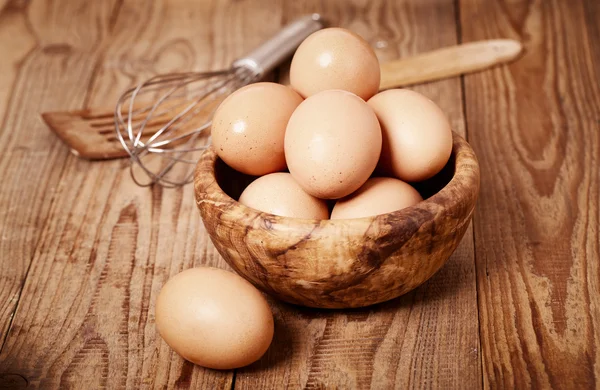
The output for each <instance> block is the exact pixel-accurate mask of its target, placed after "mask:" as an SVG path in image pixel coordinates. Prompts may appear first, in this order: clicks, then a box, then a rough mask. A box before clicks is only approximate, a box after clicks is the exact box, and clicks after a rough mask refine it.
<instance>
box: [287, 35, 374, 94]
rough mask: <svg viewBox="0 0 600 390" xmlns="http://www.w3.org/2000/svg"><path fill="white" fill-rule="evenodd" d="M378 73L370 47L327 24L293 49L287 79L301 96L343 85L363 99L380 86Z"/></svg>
mask: <svg viewBox="0 0 600 390" xmlns="http://www.w3.org/2000/svg"><path fill="white" fill-rule="evenodd" d="M380 77H381V74H380V69H379V61H378V60H377V56H376V55H375V52H374V51H373V48H371V46H370V45H369V44H368V43H367V42H366V41H365V40H364V39H363V38H361V37H360V36H358V35H356V34H354V33H353V32H351V31H349V30H346V29H343V28H337V27H335V28H326V29H323V30H320V31H317V32H315V33H313V34H312V35H310V36H309V37H308V38H306V39H305V40H304V41H303V42H302V44H300V46H299V47H298V49H297V50H296V53H295V54H294V57H293V59H292V64H291V67H290V83H291V85H292V87H293V88H294V89H295V90H296V91H298V93H300V95H302V96H303V97H305V98H306V97H309V96H312V95H314V94H316V93H317V92H321V91H325V90H328V89H343V90H345V91H349V92H352V93H355V94H356V95H358V96H360V97H361V98H363V99H364V100H367V99H369V98H370V97H371V96H373V95H375V94H376V93H377V91H378V90H379V80H380Z"/></svg>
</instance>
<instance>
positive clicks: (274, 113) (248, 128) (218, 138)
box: [211, 83, 302, 176]
mask: <svg viewBox="0 0 600 390" xmlns="http://www.w3.org/2000/svg"><path fill="white" fill-rule="evenodd" d="M301 102H302V98H301V97H300V95H298V94H297V93H296V92H294V91H293V90H292V89H291V88H289V87H286V86H284V85H280V84H275V83H256V84H250V85H247V86H245V87H243V88H241V89H239V90H237V91H236V92H234V93H232V94H231V95H230V96H228V97H227V98H226V99H225V100H224V101H223V102H222V103H221V105H220V106H219V108H218V109H217V111H216V112H215V115H214V117H213V122H212V129H211V135H212V143H213V147H214V148H215V150H216V151H217V154H218V155H219V157H220V158H221V159H222V160H223V161H225V163H226V164H227V165H229V166H230V167H232V168H233V169H235V170H237V171H239V172H242V173H246V174H248V175H254V176H260V175H266V174H267V173H271V172H278V171H283V170H285V167H286V164H285V155H284V152H283V138H284V134H285V127H286V125H287V123H288V120H289V119H290V116H291V115H292V112H294V110H295V109H296V107H297V106H298V105H299V104H300V103H301Z"/></svg>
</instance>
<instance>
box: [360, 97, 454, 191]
mask: <svg viewBox="0 0 600 390" xmlns="http://www.w3.org/2000/svg"><path fill="white" fill-rule="evenodd" d="M368 104H369V106H371V107H372V108H373V110H375V113H376V114H377V118H379V123H380V124H381V131H382V134H383V147H382V150H381V159H380V161H379V165H378V168H377V171H378V172H380V173H381V174H382V175H386V176H388V175H389V176H394V177H397V178H399V179H401V180H404V181H408V182H418V181H422V180H425V179H429V178H430V177H432V176H434V175H435V174H436V173H438V172H439V171H441V170H442V168H443V167H444V166H445V165H446V163H447V162H448V159H449V158H450V154H451V153H452V130H451V127H450V123H449V121H448V118H447V117H446V115H445V114H444V112H443V111H442V110H441V109H440V108H439V107H438V106H437V105H436V104H435V103H434V102H433V101H431V100H430V99H428V98H427V97H425V96H423V95H421V94H420V93H417V92H414V91H411V90H408V89H390V90H387V91H384V92H381V93H378V94H377V95H375V96H373V97H372V98H371V99H369V101H368Z"/></svg>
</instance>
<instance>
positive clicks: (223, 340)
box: [156, 267, 274, 370]
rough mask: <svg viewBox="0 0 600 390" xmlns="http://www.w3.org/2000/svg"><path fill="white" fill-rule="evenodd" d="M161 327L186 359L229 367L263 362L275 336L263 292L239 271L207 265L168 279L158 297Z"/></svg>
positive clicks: (161, 330) (157, 319)
mask: <svg viewBox="0 0 600 390" xmlns="http://www.w3.org/2000/svg"><path fill="white" fill-rule="evenodd" d="M156 326H157V329H158V332H159V333H160V335H161V337H162V338H163V339H164V340H165V341H166V343H167V344H168V345H169V346H170V347H171V348H172V349H173V350H174V351H175V352H177V353H178V354H179V355H181V356H182V357H183V358H184V359H186V360H189V361H190V362H192V363H195V364H198V365H200V366H203V367H208V368H214V369H222V370H225V369H227V370H229V369H233V368H238V367H243V366H246V365H248V364H251V363H253V362H255V361H256V360H258V359H259V358H260V357H261V356H262V355H263V354H264V353H265V352H266V351H267V349H268V348H269V345H270V344H271V340H272V339H273V329H274V327H273V314H272V313H271V309H270V307H269V305H268V303H267V301H266V300H265V298H264V297H263V295H262V294H261V293H260V292H259V291H258V290H257V289H256V288H255V287H254V286H252V285H251V284H250V283H249V282H247V281H246V280H245V279H243V278H242V277H240V276H239V275H237V274H234V273H232V272H228V271H225V270H221V269H217V268H210V267H201V268H191V269H188V270H185V271H183V272H181V273H179V274H177V275H175V276H174V277H172V278H171V279H169V281H167V283H166V284H165V285H164V286H163V288H162V290H161V291H160V294H159V296H158V299H157V301H156Z"/></svg>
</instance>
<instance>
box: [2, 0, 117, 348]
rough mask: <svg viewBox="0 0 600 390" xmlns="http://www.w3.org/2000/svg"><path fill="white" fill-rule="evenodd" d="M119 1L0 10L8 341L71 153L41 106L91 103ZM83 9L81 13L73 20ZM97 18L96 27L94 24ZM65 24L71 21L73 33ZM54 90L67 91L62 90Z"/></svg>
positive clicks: (17, 4) (11, 4)
mask: <svg viewBox="0 0 600 390" xmlns="http://www.w3.org/2000/svg"><path fill="white" fill-rule="evenodd" d="M113 5H114V2H113V1H106V2H102V3H100V2H94V3H89V4H88V3H85V4H82V3H78V2H70V3H68V4H57V3H44V2H38V3H35V4H31V3H29V2H25V1H8V2H6V3H4V7H3V8H2V9H1V10H0V34H1V38H2V39H1V42H2V43H1V45H2V47H1V48H0V50H2V61H1V65H0V86H1V88H0V111H1V112H4V114H5V115H4V117H3V120H2V131H1V132H0V144H2V148H3V153H2V154H1V155H0V181H1V182H2V192H1V196H0V226H2V229H1V230H2V239H1V240H0V253H1V254H2V255H1V257H2V261H0V281H1V282H2V283H1V284H0V347H1V345H2V344H3V342H4V339H5V337H6V330H7V327H8V325H9V322H10V320H11V318H12V315H13V312H14V310H15V307H16V304H17V301H18V299H19V294H20V290H21V288H22V286H23V282H24V280H25V277H26V274H27V272H28V269H29V266H30V264H31V260H32V257H33V256H34V252H35V248H36V246H37V243H38V240H39V237H40V234H41V231H42V225H44V224H45V223H46V222H47V217H48V213H49V210H50V205H51V203H52V200H53V199H54V194H55V192H56V191H55V190H56V187H57V186H58V183H59V181H60V176H61V173H62V168H63V166H64V164H65V159H66V156H67V154H66V153H65V150H64V149H63V147H62V145H61V143H60V141H58V140H56V139H55V137H53V136H52V135H51V134H48V130H47V129H46V127H45V126H44V124H43V123H41V122H40V121H39V120H38V118H37V115H36V113H37V112H39V111H41V110H52V109H56V108H58V107H63V108H65V107H69V108H73V107H75V106H77V105H80V104H81V103H82V102H83V99H84V94H85V91H86V89H87V83H88V82H89V81H90V78H91V76H92V74H93V68H94V64H95V63H96V62H97V60H98V58H99V55H100V50H99V48H100V47H101V46H102V42H103V39H104V36H105V35H106V32H107V29H108V26H109V21H110V17H111V15H112V9H113ZM76 10H77V14H78V18H77V20H75V21H71V15H72V14H73V13H75V12H76ZM92 22H94V23H95V28H94V29H89V28H88V26H89V25H90V24H91V23H92ZM57 25H58V26H63V25H64V26H66V25H69V26H70V32H69V33H67V32H66V31H65V30H63V29H56V28H55V26H57ZM5 60H6V61H5ZM67 69H68V72H67V71H66V70H67ZM11 85H12V87H11ZM9 90H11V91H12V92H11V95H10V99H9V95H8V94H7V91H9ZM50 91H60V97H59V98H57V96H56V95H52V94H51V93H50ZM4 99H6V100H4Z"/></svg>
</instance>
